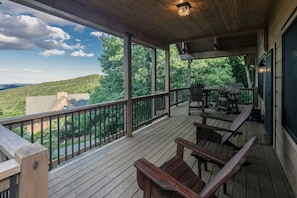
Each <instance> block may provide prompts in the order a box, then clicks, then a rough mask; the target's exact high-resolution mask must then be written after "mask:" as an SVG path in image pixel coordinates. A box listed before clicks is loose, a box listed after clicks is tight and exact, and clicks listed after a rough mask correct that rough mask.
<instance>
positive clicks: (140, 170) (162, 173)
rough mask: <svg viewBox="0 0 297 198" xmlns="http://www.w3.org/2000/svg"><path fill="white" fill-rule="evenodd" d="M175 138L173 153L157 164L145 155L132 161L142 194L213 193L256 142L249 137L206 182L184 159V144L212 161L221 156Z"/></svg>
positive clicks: (200, 195)
mask: <svg viewBox="0 0 297 198" xmlns="http://www.w3.org/2000/svg"><path fill="white" fill-rule="evenodd" d="M175 142H176V143H177V152H176V156H174V157H173V158H171V159H170V160H169V161H167V162H165V163H164V164H163V165H162V166H161V167H160V168H158V167H157V166H155V165H154V164H152V163H150V162H149V161H147V160H146V159H144V158H141V159H139V160H137V161H136V162H134V166H135V167H136V168H137V182H138V185H139V187H140V189H141V190H143V197H197V198H207V197H214V194H215V192H216V191H217V190H218V189H219V188H220V186H221V185H223V184H224V183H225V182H227V181H228V180H229V179H230V178H232V177H233V176H234V175H235V174H236V173H237V172H238V170H239V169H240V166H241V165H242V164H243V163H244V161H245V160H246V155H247V154H248V152H249V150H250V149H251V148H252V147H253V145H255V142H256V137H253V138H251V139H250V140H249V141H248V142H247V143H246V144H245V145H244V146H243V148H242V149H240V150H239V151H238V152H237V153H236V154H235V155H234V157H232V159H230V161H229V162H228V163H226V165H225V166H224V167H223V168H222V169H221V170H220V171H219V172H218V173H217V174H216V175H215V176H214V177H213V178H212V180H211V181H210V182H209V183H207V184H205V183H204V182H203V181H202V180H201V177H199V176H198V175H196V174H195V173H194V171H193V170H192V169H191V168H190V167H189V166H188V165H187V163H186V162H185V161H184V160H183V153H184V147H187V148H190V149H191V150H193V151H195V152H197V153H200V154H202V155H205V156H206V157H208V158H211V159H212V160H214V161H218V162H221V161H222V159H220V158H217V157H215V156H213V155H211V153H209V152H207V151H206V150H205V149H204V148H202V147H199V146H198V145H196V144H194V143H192V142H189V141H187V140H184V139H181V138H177V139H176V140H175Z"/></svg>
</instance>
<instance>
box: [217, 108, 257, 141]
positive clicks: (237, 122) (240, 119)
mask: <svg viewBox="0 0 297 198" xmlns="http://www.w3.org/2000/svg"><path fill="white" fill-rule="evenodd" d="M252 111H253V105H248V106H247V107H245V108H244V109H243V110H242V111H241V113H240V114H239V115H238V116H237V117H236V118H235V119H234V120H233V122H232V123H231V125H230V127H229V130H231V131H237V130H238V129H239V128H240V127H241V126H242V125H243V123H244V122H245V121H246V120H247V119H248V118H249V116H250V114H251V113H252ZM232 135H233V134H232V133H228V132H226V133H224V134H223V136H222V141H221V143H225V142H226V141H227V140H228V139H229V138H230V137H231V136H232Z"/></svg>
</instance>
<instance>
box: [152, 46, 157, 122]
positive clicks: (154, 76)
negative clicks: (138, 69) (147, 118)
mask: <svg viewBox="0 0 297 198" xmlns="http://www.w3.org/2000/svg"><path fill="white" fill-rule="evenodd" d="M156 91H157V50H156V48H153V49H152V94H156ZM152 100H153V101H152V116H153V117H154V116H155V115H156V99H155V98H153V99H152Z"/></svg>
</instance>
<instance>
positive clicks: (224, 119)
mask: <svg viewBox="0 0 297 198" xmlns="http://www.w3.org/2000/svg"><path fill="white" fill-rule="evenodd" d="M200 116H201V117H202V118H210V119H214V120H221V121H226V122H233V120H229V119H226V118H222V117H218V116H214V115H211V114H210V113H205V112H204V113H201V114H200Z"/></svg>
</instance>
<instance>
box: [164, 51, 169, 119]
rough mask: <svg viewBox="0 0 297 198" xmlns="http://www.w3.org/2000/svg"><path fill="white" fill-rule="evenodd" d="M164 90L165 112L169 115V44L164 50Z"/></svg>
mask: <svg viewBox="0 0 297 198" xmlns="http://www.w3.org/2000/svg"><path fill="white" fill-rule="evenodd" d="M165 92H166V93H167V95H166V98H165V104H166V112H168V116H170V52H169V46H168V49H167V50H165Z"/></svg>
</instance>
